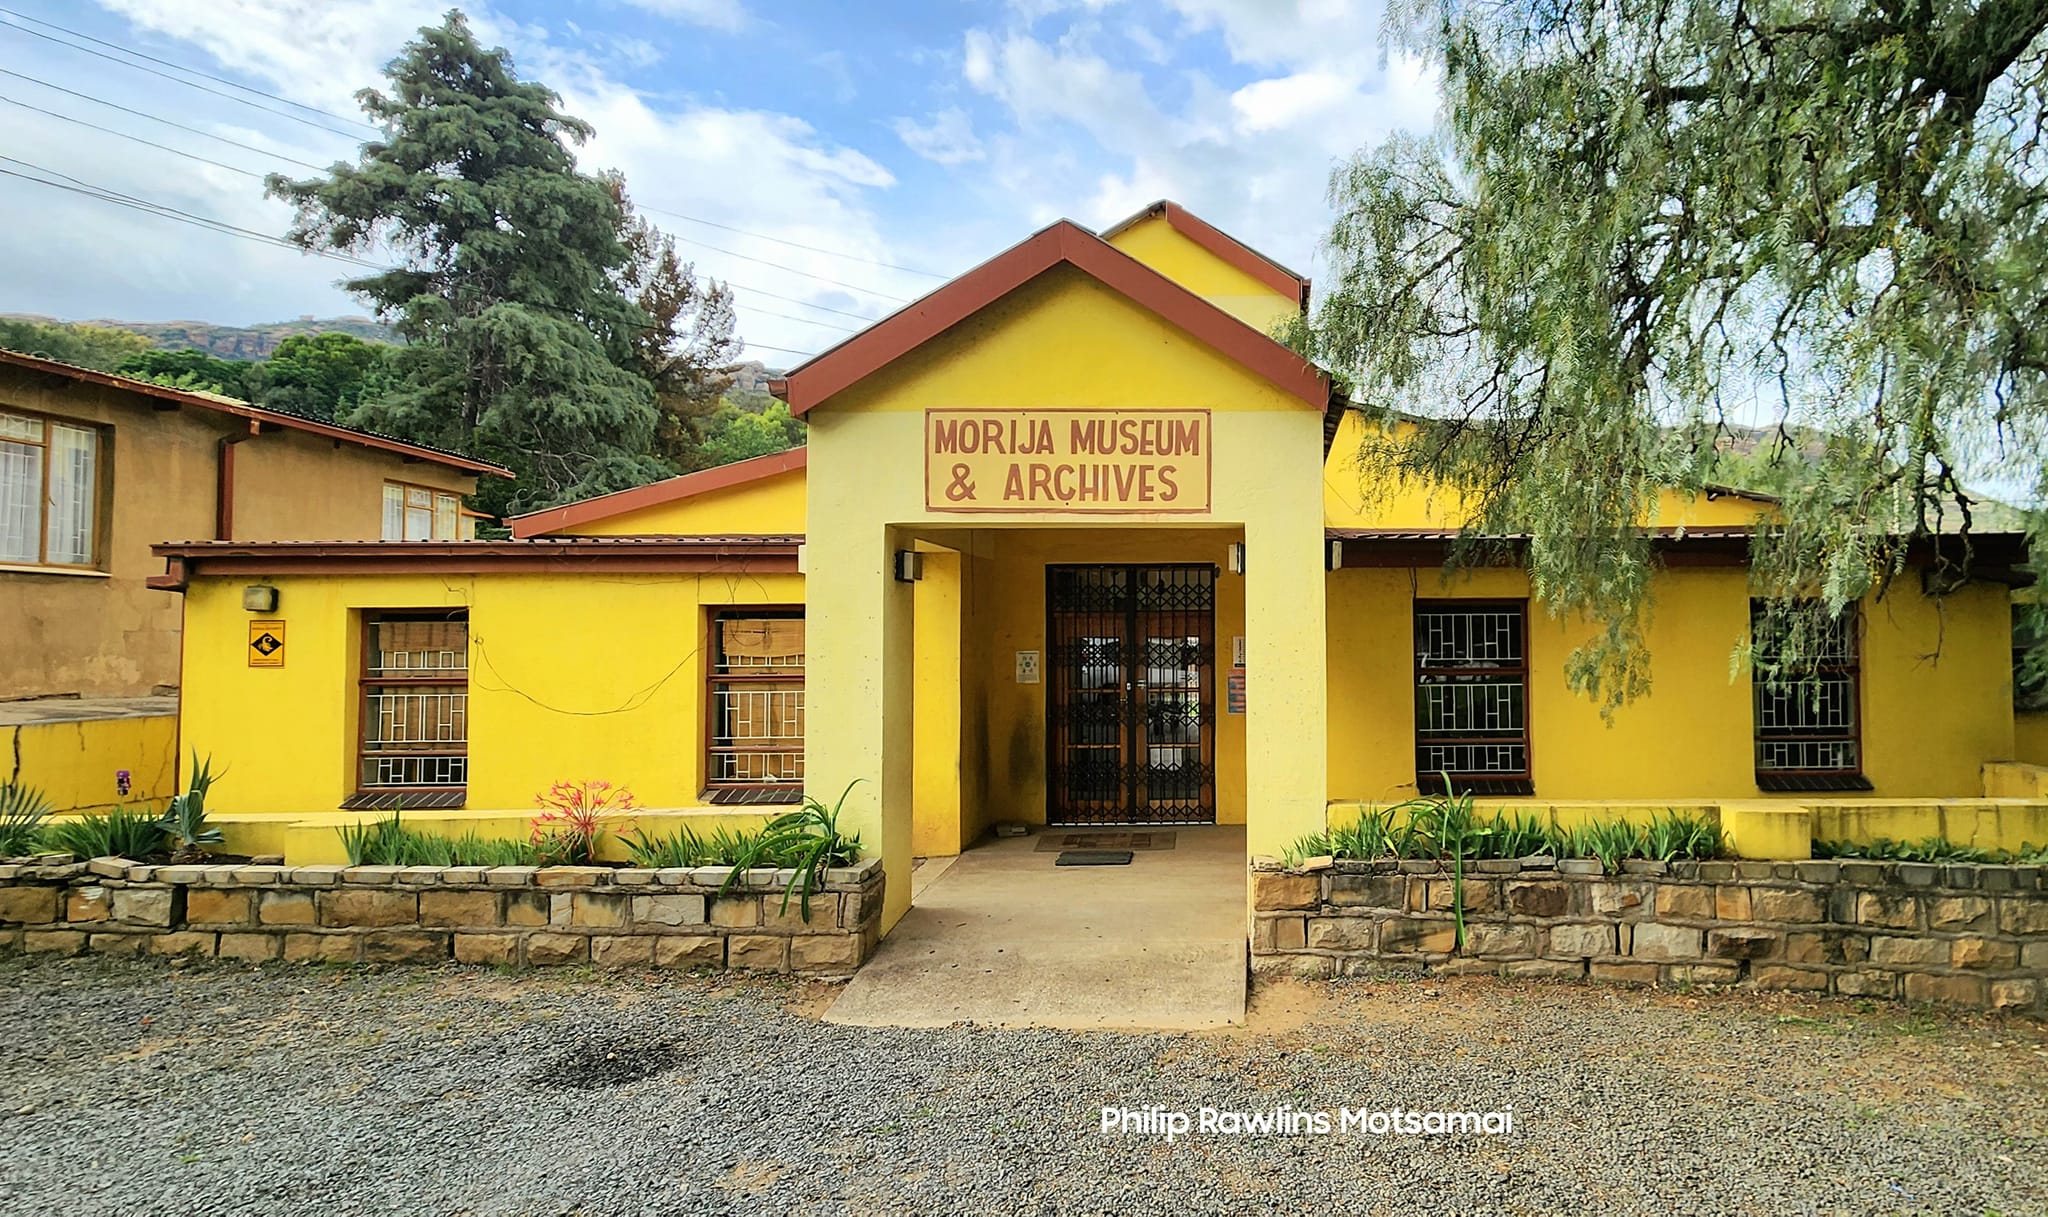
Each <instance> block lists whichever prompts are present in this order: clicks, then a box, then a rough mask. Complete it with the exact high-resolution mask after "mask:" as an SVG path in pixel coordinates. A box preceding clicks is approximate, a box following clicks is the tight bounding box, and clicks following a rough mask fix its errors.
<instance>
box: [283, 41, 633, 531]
mask: <svg viewBox="0 0 2048 1217" xmlns="http://www.w3.org/2000/svg"><path fill="white" fill-rule="evenodd" d="M386 75H387V77H388V78H389V81H390V90H389V91H388V92H386V91H382V90H378V89H365V90H363V91H362V92H360V93H358V94H357V99H358V101H359V102H360V103H361V105H362V108H363V111H364V113H366V114H367V115H368V116H369V117H370V119H371V120H372V122H373V123H374V124H375V125H377V126H380V127H382V128H384V130H385V131H386V133H387V134H386V135H385V136H384V137H383V138H382V139H377V140H372V141H370V142H369V143H366V144H364V145H363V147H362V150H361V153H360V156H359V158H358V160H357V163H355V164H353V165H347V164H337V165H336V166H334V167H333V168H332V169H331V170H329V171H328V173H327V174H326V175H325V176H322V177H316V178H311V179H307V180H303V181H293V180H289V179H287V178H284V177H282V176H280V175H273V176H272V177H271V178H270V179H269V180H268V188H269V190H270V192H271V193H272V194H273V195H276V196H277V197H280V198H283V199H286V200H287V201H289V202H291V203H292V204H293V205H294V206H295V207H296V208H297V218H296V223H295V224H294V225H293V228H292V230H291V232H290V234H289V235H290V237H291V239H292V240H293V241H295V242H297V243H298V244H300V245H302V246H305V247H307V248H320V249H337V250H345V251H349V252H352V253H355V254H357V255H359V256H364V257H369V258H376V259H380V260H390V259H391V258H393V257H396V259H397V260H398V262H399V264H398V265H397V266H395V267H393V268H392V269H390V270H388V271H384V272H380V273H376V274H371V275H367V276H364V277H362V278H358V279H353V280H350V281H348V282H347V284H346V286H347V287H348V288H349V290H351V291H354V292H357V293H359V294H360V295H362V296H363V297H365V298H366V299H367V300H368V301H369V302H370V303H371V305H372V306H373V307H374V308H375V309H376V310H377V313H378V316H379V317H380V318H383V319H386V320H389V321H391V322H392V324H393V325H394V328H395V329H396V331H397V332H398V334H399V335H400V336H401V337H402V338H403V339H404V340H405V344H406V345H404V346H403V347H400V348H399V349H398V350H397V351H395V352H394V354H393V356H392V358H391V361H390V369H389V372H390V376H389V381H388V383H387V385H386V386H385V387H384V388H383V390H382V391H381V392H380V393H379V394H377V395H376V397H375V398H374V399H373V400H369V401H365V402H364V403H363V404H361V405H359V406H358V407H356V409H355V410H353V411H352V412H350V414H349V415H348V417H347V418H346V419H345V420H344V421H347V422H350V423H353V424H357V425H362V426H368V427H373V428H375V429H377V430H381V431H387V432H390V433H392V434H396V435H400V436H403V437H406V438H409V439H414V440H418V441H422V442H426V443H432V444H439V445H443V446H447V447H453V448H458V449H462V450H465V451H473V452H476V453H478V454H480V455H483V456H486V457H489V458H491V459H494V460H498V461H500V462H503V463H505V464H507V465H508V466H510V467H511V468H513V469H514V470H515V471H516V472H517V473H518V475H519V480H518V482H517V483H515V484H514V485H512V486H504V485H502V484H492V485H489V486H487V487H485V488H484V493H483V494H482V496H480V497H481V498H482V500H483V502H484V503H485V505H486V507H487V508H488V509H492V510H504V509H507V508H510V509H521V508H530V507H538V506H544V505H547V504H550V503H557V502H562V501H564V500H567V499H570V498H576V497H580V496H582V495H586V494H595V493H602V492H603V491H605V490H610V489H617V488H619V487H620V486H621V485H622V484H623V485H634V484H637V482H640V481H645V480H648V479H649V478H650V477H654V476H659V475H660V474H662V473H663V472H665V470H664V469H663V468H662V467H661V466H660V464H659V463H658V462H655V461H653V460H652V459H651V458H650V457H649V456H648V455H647V454H648V452H649V449H650V444H651V441H652V436H653V432H654V427H655V423H656V420H657V415H656V410H655V403H654V392H653V390H652V388H651V387H650V386H649V384H648V382H647V381H646V380H645V379H644V378H642V377H641V376H640V375H638V374H637V373H635V372H634V371H632V370H631V363H632V361H633V351H634V341H635V335H636V334H638V333H639V332H640V331H641V330H642V329H643V327H645V326H646V324H647V319H646V317H645V315H644V314H642V313H641V311H640V309H639V308H638V307H636V306H635V305H634V303H633V302H632V301H631V300H629V299H628V298H627V297H626V295H625V293H624V292H623V291H622V290H621V286H620V276H621V273H622V271H623V270H624V268H625V267H626V266H627V264H628V262H629V259H630V251H629V250H628V248H627V244H626V241H625V239H624V229H623V215H622V213H621V209H620V205H619V202H618V200H617V198H615V197H614V195H613V193H612V191H611V190H610V189H609V188H608V187H607V185H606V183H605V182H604V181H602V180H600V179H598V178H595V177H592V176H590V175H587V174H584V173H581V172H579V171H578V170H577V168H576V164H575V158H574V155H573V153H572V151H571V145H574V144H580V143H581V142H583V141H584V140H585V139H587V138H588V137H589V135H590V134H591V128H590V127H589V125H588V124H586V123H584V122H583V121H581V120H580V119H576V118H573V117H571V116H569V115H566V114H564V113H562V112H561V110H560V109H559V108H558V106H559V101H560V99H559V98H558V97H557V96H556V95H555V94H554V93H553V92H552V91H550V90H549V89H548V88H547V87H546V86H544V85H541V84H538V83H534V82H531V81H523V80H521V79H519V78H518V76H517V75H516V74H515V72H514V71H513V65H512V62H511V58H510V56H509V55H508V54H507V53H506V52H505V51H504V50H503V49H502V48H500V49H492V50H486V49H485V48H484V47H482V46H481V45H480V44H478V42H477V41H476V39H475V37H474V36H473V35H472V34H471V32H470V30H469V27H468V24H467V23H466V22H465V21H464V19H463V17H462V15H461V14H460V13H459V12H451V13H449V14H448V16H447V18H446V19H445V20H444V21H443V23H442V24H441V25H439V26H431V27H427V28H425V29H422V30H421V31H420V33H419V36H418V38H417V39H416V40H415V41H413V42H412V43H410V44H408V45H407V46H406V47H405V49H404V50H403V52H402V53H401V54H400V55H399V56H398V58H397V59H395V60H393V61H392V63H391V64H390V66H389V67H388V68H387V69H386Z"/></svg>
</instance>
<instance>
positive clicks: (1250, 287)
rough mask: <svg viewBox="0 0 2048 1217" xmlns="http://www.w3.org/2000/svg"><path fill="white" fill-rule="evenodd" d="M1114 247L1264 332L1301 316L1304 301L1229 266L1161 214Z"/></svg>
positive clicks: (1127, 232) (1141, 223) (1121, 235)
mask: <svg viewBox="0 0 2048 1217" xmlns="http://www.w3.org/2000/svg"><path fill="white" fill-rule="evenodd" d="M1108 240H1109V243H1110V244H1111V245H1112V246H1115V247H1116V248H1117V249H1119V250H1122V251H1123V252H1124V253H1127V254H1129V255H1130V256H1131V257H1133V258H1136V259H1137V260H1138V261H1140V262H1143V263H1144V264H1145V265H1147V266H1149V267H1151V268H1152V269H1153V270H1156V271H1158V272H1159V273H1160V274H1162V275H1165V276H1166V277H1167V278H1169V279H1171V280H1173V281H1174V282H1175V283H1178V284H1180V285H1181V286H1182V287H1184V288H1187V289H1188V290H1189V291H1191V292H1193V293H1195V294H1196V295H1197V296H1200V297H1202V298H1203V299H1205V300H1207V301H1208V302H1209V303H1211V304H1213V305H1215V306H1216V307H1217V308H1220V309H1222V310H1223V311H1224V312H1226V313H1229V314H1230V315H1231V316H1233V317H1235V318H1237V319H1238V320H1239V321H1242V322H1244V323H1245V324H1246V325H1249V326H1251V327H1252V328H1253V329H1255V330H1258V331H1259V332H1261V333H1267V334H1270V333H1273V332H1274V331H1276V330H1278V329H1279V328H1280V327H1281V326H1282V325H1284V324H1286V323H1287V322H1288V321H1290V320H1292V319H1293V318H1294V317H1296V316H1298V315H1300V313H1301V301H1300V299H1298V298H1296V297H1291V296H1288V295H1286V294H1284V293H1281V292H1276V291H1274V290H1273V289H1272V288H1271V287H1268V286H1267V285H1266V284H1264V283H1261V282H1260V281H1259V280H1257V279H1255V278H1253V277H1252V276H1251V275H1248V274H1246V273H1245V272H1244V271H1242V270H1239V269H1238V268H1237V267H1235V266H1232V265H1231V264H1230V263H1228V262H1225V261H1224V260H1223V259H1221V258H1219V257H1217V256H1216V255H1215V254H1212V253H1210V252H1209V251H1208V250H1206V249H1203V248H1202V247H1201V246H1200V245H1197V244H1196V243H1195V242H1193V241H1191V240H1189V239H1188V238H1187V237H1185V236H1182V235H1181V233H1180V232H1179V231H1178V230H1176V229H1175V228H1174V227H1173V225H1171V224H1169V223H1167V222H1166V217H1165V216H1162V215H1155V216H1149V217H1147V218H1145V219H1142V220H1139V221H1138V222H1137V223H1135V224H1133V225H1131V226H1130V227H1129V228H1126V229H1124V230H1123V231H1122V232H1119V233H1117V234H1116V235H1115V236H1112V237H1110V238H1109V239H1108Z"/></svg>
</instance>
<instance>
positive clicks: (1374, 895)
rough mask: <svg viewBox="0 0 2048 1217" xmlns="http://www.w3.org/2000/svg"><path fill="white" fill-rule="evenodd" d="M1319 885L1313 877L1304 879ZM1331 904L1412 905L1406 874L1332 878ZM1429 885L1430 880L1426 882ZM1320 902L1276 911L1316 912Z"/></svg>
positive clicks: (1286, 906) (1366, 906)
mask: <svg viewBox="0 0 2048 1217" xmlns="http://www.w3.org/2000/svg"><path fill="white" fill-rule="evenodd" d="M1262 877H1263V878H1267V879H1285V878H1290V877H1291V876H1287V875H1268V876H1262ZM1302 877H1303V878H1306V879H1309V881H1310V882H1312V883H1313V882H1315V880H1314V878H1313V877H1311V876H1306V875H1304V876H1302ZM1328 882H1329V885H1330V903H1331V904H1335V905H1341V906H1343V907H1346V908H1357V907H1364V908H1377V909H1398V908H1406V907H1407V903H1408V880H1407V877H1406V876H1403V875H1331V876H1330V877H1329V880H1328ZM1425 882H1426V881H1425ZM1315 906H1316V901H1315V900H1314V899H1310V900H1309V901H1308V903H1306V904H1276V905H1274V906H1273V907H1274V908H1282V909H1292V908H1301V909H1312V908H1314V907H1315Z"/></svg>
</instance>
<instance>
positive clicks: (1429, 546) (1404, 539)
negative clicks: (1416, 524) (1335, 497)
mask: <svg viewBox="0 0 2048 1217" xmlns="http://www.w3.org/2000/svg"><path fill="white" fill-rule="evenodd" d="M1755 535H1756V533H1755V530H1754V529H1749V528H1740V527H1732V526H1722V527H1716V528H1703V529H1659V530H1657V532H1656V534H1655V535H1653V536H1652V538H1651V543H1652V545H1653V547H1654V548H1655V549H1656V551H1657V556H1658V559H1659V560H1660V561H1661V562H1663V563H1664V564H1665V565H1666V566H1744V565H1747V564H1748V562H1749V548H1750V542H1751V540H1752V539H1753V538H1754V537H1755ZM1324 536H1325V537H1327V538H1329V539H1330V540H1333V541H1343V542H1344V543H1345V545H1344V554H1343V565H1345V566H1347V567H1351V566H1358V567H1389V566H1392V567H1405V566H1440V565H1442V564H1443V563H1444V562H1445V561H1447V560H1448V559H1449V558H1450V555H1451V550H1452V546H1453V544H1454V543H1455V542H1456V541H1457V540H1458V537H1459V533H1458V532H1457V530H1455V529H1397V528H1328V529H1325V530H1324ZM1960 541H1961V538H1960V537H1955V536H1947V535H1944V536H1938V537H1916V538H1914V539H1913V540H1912V541H1911V543H1910V544H1908V545H1907V547H1906V557H1907V560H1908V561H1909V562H1912V563H1914V564H1917V565H1921V566H1926V565H1931V564H1932V563H1933V562H1934V560H1935V558H1936V557H1937V555H1941V556H1946V557H1948V558H1950V559H1951V560H1960V559H1961V557H1962V555H1961V554H1960V553H1959V552H1952V551H1956V550H1959V549H1960V545H1959V544H1957V543H1958V542H1960ZM1475 542H1476V543H1477V544H1479V545H1482V546H1484V545H1493V546H1496V547H1504V548H1505V550H1506V551H1507V552H1506V553H1505V554H1503V555H1501V560H1506V558H1507V556H1508V555H1510V554H1514V553H1519V552H1520V550H1521V548H1522V547H1523V546H1524V545H1526V544H1527V543H1528V538H1527V537H1520V536H1517V537H1492V538H1475ZM2026 558H2027V545H2026V536H2025V534H2023V533H2010V532H1998V533H1979V534H1974V535H1972V536H1971V538H1970V563H1971V570H1972V574H1973V576H1974V577H1977V578H1981V579H1984V580H1986V581H1989V582H1999V583H2003V582H2011V581H2012V580H2013V579H2016V578H2023V575H2022V574H2021V573H2020V572H2019V571H2018V569H2017V568H2019V567H2020V566H2022V565H2023V564H2024V563H2025V562H2026Z"/></svg>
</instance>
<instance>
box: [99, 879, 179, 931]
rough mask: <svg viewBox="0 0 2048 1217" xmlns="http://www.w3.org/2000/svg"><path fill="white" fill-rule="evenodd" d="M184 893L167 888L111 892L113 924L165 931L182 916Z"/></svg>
mask: <svg viewBox="0 0 2048 1217" xmlns="http://www.w3.org/2000/svg"><path fill="white" fill-rule="evenodd" d="M184 895H185V893H184V892H183V891H181V890H180V889H177V888H170V887H123V888H116V889H114V920H116V921H120V922H124V923H126V924H128V925H147V926H154V927H156V928H157V929H168V928H170V927H171V926H172V925H174V924H176V922H177V918H178V915H179V914H180V913H181V912H183V911H184V910H183V908H182V906H183V904H184Z"/></svg>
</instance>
